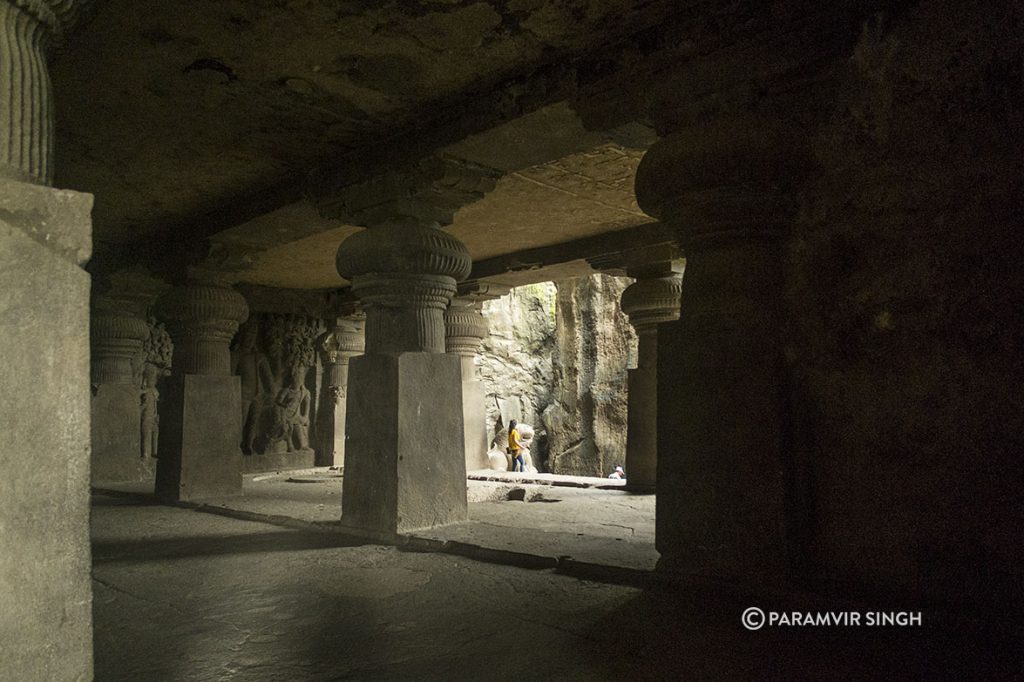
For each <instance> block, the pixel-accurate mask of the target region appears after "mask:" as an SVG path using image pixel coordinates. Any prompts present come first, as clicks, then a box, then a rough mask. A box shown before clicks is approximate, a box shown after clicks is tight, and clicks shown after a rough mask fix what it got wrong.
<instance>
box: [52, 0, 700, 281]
mask: <svg viewBox="0 0 1024 682" xmlns="http://www.w3.org/2000/svg"><path fill="white" fill-rule="evenodd" d="M681 4H682V3H677V2H673V1H672V0H648V1H639V2H627V1H626V0H560V1H556V0H490V1H488V2H475V1H473V0H435V1H433V2H408V1H401V2H400V1H398V0H369V1H363V2H345V1H342V0H248V1H242V0H104V1H103V2H101V3H98V5H99V9H98V11H97V15H96V17H95V18H94V19H93V21H92V22H91V23H89V24H88V25H87V26H85V27H84V28H83V29H82V30H81V32H80V33H79V34H78V35H77V36H76V37H75V40H74V41H72V43H71V45H70V46H69V47H68V48H67V49H66V50H65V51H64V53H62V54H61V55H60V56H59V57H58V58H57V59H56V60H55V61H54V65H53V69H52V76H53V81H54V87H55V92H56V97H57V104H58V111H59V117H58V129H57V132H58V138H57V154H58V159H57V169H58V170H57V185H58V186H60V187H67V188H71V189H77V190H82V191H87V192H91V193H93V194H95V196H96V204H95V211H94V229H95V239H96V241H97V242H98V243H99V244H100V245H101V246H102V245H103V244H114V245H117V244H121V245H124V244H139V243H143V242H145V241H147V240H149V239H152V238H160V239H164V240H167V239H172V240H173V239H175V238H180V239H182V240H188V239H192V238H193V234H192V232H191V229H192V226H193V225H194V224H195V223H196V222H197V221H199V220H200V217H202V219H203V220H207V221H208V220H209V219H210V218H209V216H210V215H215V216H217V220H218V221H220V223H221V224H219V225H217V226H216V229H213V230H209V231H208V233H209V234H214V233H216V232H221V234H220V235H218V236H217V237H216V238H215V241H217V242H220V243H222V244H225V245H228V244H231V243H234V244H236V245H240V246H241V247H242V248H244V249H249V250H250V251H252V252H253V255H252V257H251V259H250V260H251V261H252V262H251V263H250V265H252V266H254V267H253V268H252V269H251V272H250V274H248V275H247V277H248V279H249V280H250V281H252V282H256V283H265V284H275V285H279V286H290V287H305V288H310V287H323V286H336V285H338V284H340V280H339V279H338V278H337V275H335V274H333V266H332V265H331V264H330V263H331V262H332V261H333V251H334V249H335V248H336V246H337V243H338V242H339V241H340V239H341V238H342V237H343V236H344V235H345V234H346V233H347V232H349V231H351V230H352V229H353V228H351V227H346V226H344V225H342V224H340V223H337V222H331V221H324V220H322V219H321V218H319V216H317V215H316V213H315V211H313V209H312V207H311V206H309V205H308V204H306V203H305V202H303V201H301V196H302V185H303V183H304V182H305V179H306V178H307V177H308V176H309V175H310V173H311V172H312V171H314V170H315V169H317V168H319V167H323V166H328V165H330V164H331V163H332V162H333V161H334V160H335V159H338V158H342V157H344V158H347V159H353V158H355V159H356V160H358V159H360V158H361V155H365V158H367V159H375V158H377V157H379V156H380V155H381V152H380V150H381V149H382V146H385V145H386V144H387V143H386V140H389V139H393V136H394V135H395V134H396V133H397V132H398V131H409V130H416V129H417V128H423V129H427V128H429V127H430V126H432V125H433V122H434V121H435V120H437V119H438V117H442V118H443V117H445V116H447V117H449V118H451V117H452V116H455V117H458V115H459V108H460V107H461V106H463V104H464V103H465V102H467V101H470V100H473V99H474V98H477V99H479V97H481V96H485V95H486V94H487V93H491V92H493V91H494V90H495V88H496V86H497V84H499V83H502V82H506V81H508V80H509V79H514V78H517V77H520V76H524V75H528V74H530V73H533V72H535V71H536V70H538V69H540V68H542V67H544V66H545V65H551V64H556V65H557V64H558V63H559V62H562V61H565V60H569V59H572V58H574V57H576V56H579V55H582V54H586V53H587V52H588V51H589V50H593V49H595V48H597V47H600V46H602V45H606V44H609V43H611V42H614V41H615V40H618V39H621V38H622V37H624V36H627V35H630V34H633V33H635V32H637V31H640V30H642V29H644V28H646V27H649V26H652V25H654V24H656V23H657V22H659V21H660V20H662V19H664V18H665V17H666V16H668V15H670V14H671V13H672V12H676V11H679V9H680V5H681ZM504 96H512V97H514V96H515V93H513V94H512V95H508V93H507V92H506V93H505V94H504ZM494 106H495V107H500V106H501V103H500V102H496V103H495V104H494ZM566 111H567V108H563V109H562V110H556V112H555V116H556V118H558V117H561V119H565V120H568V121H570V123H569V132H568V134H567V136H563V137H566V139H567V140H568V142H566V140H564V139H559V136H560V133H559V127H558V126H559V125H560V124H558V123H557V121H556V123H555V124H552V125H548V126H547V128H548V134H547V136H546V138H544V140H543V144H540V143H538V144H539V146H538V145H532V144H531V140H530V139H529V137H528V136H527V137H524V136H523V134H522V132H523V131H522V130H520V131H519V133H520V134H519V137H518V138H517V139H516V140H513V142H514V144H505V145H504V146H502V145H498V146H497V147H495V145H494V144H493V142H494V141H495V140H501V139H503V136H504V138H508V136H509V135H510V134H511V135H512V136H513V137H515V131H513V132H512V133H509V132H508V131H507V130H506V131H504V132H503V131H502V130H501V127H500V126H499V127H498V128H497V129H496V132H493V131H492V132H491V133H490V135H491V136H490V137H483V138H478V139H476V140H474V138H472V137H471V138H469V139H468V140H466V141H464V142H461V143H458V144H455V145H452V146H451V147H449V148H448V149H446V150H445V153H446V154H449V155H451V156H454V157H456V158H466V159H470V160H474V161H478V162H480V163H483V164H485V165H488V166H490V167H495V168H498V169H499V170H501V171H503V172H505V173H506V174H505V175H504V177H503V178H502V179H501V180H500V181H499V183H498V187H497V188H496V189H495V190H494V191H493V192H492V193H491V194H489V195H488V196H487V197H486V198H485V199H484V200H482V201H480V202H478V203H477V204H474V205H470V206H467V207H465V208H464V209H462V210H461V211H460V213H459V215H458V217H457V220H456V224H455V225H454V226H453V227H452V229H453V231H454V232H456V233H457V234H458V235H459V236H460V237H461V238H463V239H464V240H465V241H466V242H467V244H468V245H469V246H470V249H471V251H472V252H473V255H474V256H475V257H476V258H486V257H489V256H491V255H496V254H498V253H504V252H507V251H508V250H509V249H515V248H519V247H521V246H538V245H543V244H545V243H550V242H551V241H552V240H556V241H565V240H567V239H571V238H572V237H573V236H574V235H586V234H593V233H596V232H600V231H606V230H611V229H619V228H623V227H628V226H631V225H635V224H638V223H639V222H642V221H643V220H645V219H644V217H643V215H642V214H641V213H640V212H639V210H638V209H637V208H636V205H635V202H634V201H633V198H632V172H633V170H635V167H636V163H637V162H638V160H639V156H640V152H639V151H638V150H636V149H631V148H628V147H625V146H622V145H620V144H617V143H616V142H615V141H613V140H611V139H608V138H601V139H598V138H595V137H594V136H589V137H588V136H587V134H585V131H582V129H581V128H580V127H579V125H578V122H573V121H572V120H570V119H571V117H567V116H566ZM499 113H500V112H499ZM499 118H500V116H499ZM548 123H551V122H550V121H548ZM505 142H506V143H508V142H509V140H508V139H505ZM544 145H547V146H546V147H545V146H544ZM496 148H497V149H503V150H504V151H501V152H500V154H501V155H503V156H502V157H500V158H498V157H495V156H494V149H496ZM538 149H539V152H537V150H538ZM390 151H392V152H393V151H394V150H390ZM297 188H298V189H297ZM247 197H258V200H254V201H257V202H265V204H266V205H265V206H264V205H263V204H262V203H261V204H260V206H259V207H258V209H253V210H250V211H248V214H244V212H243V214H240V215H238V216H236V215H234V214H232V213H230V212H229V211H220V212H219V213H218V211H219V210H220V209H219V207H222V206H228V205H238V204H239V203H242V204H244V203H245V202H246V198H247ZM250 208H251V207H250ZM243 224H244V225H243ZM239 225H243V226H242V227H239ZM224 230H226V231H224ZM326 255H329V256H330V258H326V257H325V256H326Z"/></svg>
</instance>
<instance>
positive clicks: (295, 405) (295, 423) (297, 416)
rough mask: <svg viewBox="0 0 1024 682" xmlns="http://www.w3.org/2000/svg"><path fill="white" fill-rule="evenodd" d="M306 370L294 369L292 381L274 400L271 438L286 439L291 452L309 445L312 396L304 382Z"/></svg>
mask: <svg viewBox="0 0 1024 682" xmlns="http://www.w3.org/2000/svg"><path fill="white" fill-rule="evenodd" d="M306 372H307V368H306V367H298V368H296V369H295V370H294V371H292V372H291V381H290V382H289V384H288V385H287V386H285V387H284V388H282V389H281V390H280V391H279V392H278V394H277V399H276V400H275V401H274V423H273V426H272V429H271V434H272V435H271V440H272V441H284V443H285V447H286V449H287V450H288V451H289V452H291V451H293V450H305V449H307V448H308V447H309V409H310V403H311V396H310V393H309V389H307V388H306V386H305V385H304V383H303V380H304V378H305V376H306Z"/></svg>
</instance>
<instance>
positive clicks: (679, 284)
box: [622, 274, 683, 334]
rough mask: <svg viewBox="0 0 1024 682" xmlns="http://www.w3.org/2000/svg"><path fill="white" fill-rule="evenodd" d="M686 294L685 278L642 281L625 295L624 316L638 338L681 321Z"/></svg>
mask: <svg viewBox="0 0 1024 682" xmlns="http://www.w3.org/2000/svg"><path fill="white" fill-rule="evenodd" d="M682 290H683V278H682V276H681V275H677V274H671V275H666V276H664V277H653V278H650V279H638V280H637V281H636V282H634V283H633V284H630V285H629V286H628V287H626V290H625V291H623V292H622V312H624V313H626V314H627V315H628V316H629V321H630V324H632V325H633V327H635V328H636V331H637V333H638V334H646V333H649V332H653V331H656V330H657V327H658V325H659V324H660V323H662V322H672V321H673V320H678V319H679V298H680V294H681V293H682Z"/></svg>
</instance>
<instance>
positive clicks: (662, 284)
mask: <svg viewBox="0 0 1024 682" xmlns="http://www.w3.org/2000/svg"><path fill="white" fill-rule="evenodd" d="M659 270H660V272H659ZM635 274H636V277H637V280H636V282H634V283H633V284H631V285H630V286H629V287H628V288H627V289H626V290H625V291H624V292H622V312H624V313H626V314H627V315H628V316H629V321H630V323H631V324H632V325H633V328H634V329H636V333H637V338H638V344H637V355H638V360H637V367H636V369H631V370H629V398H628V399H629V408H628V409H629V412H628V418H627V419H628V421H627V424H628V427H627V432H626V477H627V478H626V482H627V487H628V488H629V489H630V490H632V491H635V492H641V493H653V492H654V487H655V483H656V480H657V468H658V325H659V324H661V323H663V322H673V321H675V320H678V319H679V292H680V290H681V288H682V276H681V275H680V274H677V273H674V272H672V270H671V263H665V264H664V267H663V268H652V269H651V270H648V271H645V272H643V273H635ZM667 452H671V450H667Z"/></svg>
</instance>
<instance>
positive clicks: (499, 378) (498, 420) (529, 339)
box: [478, 282, 556, 461]
mask: <svg viewBox="0 0 1024 682" xmlns="http://www.w3.org/2000/svg"><path fill="white" fill-rule="evenodd" d="M555 291H556V290H555V285H554V284H553V283H551V282H545V283H541V284H531V285H529V286H523V287H516V288H515V289H513V290H512V291H510V292H509V293H508V294H507V295H505V296H502V297H501V298H499V299H497V300H494V301H487V302H485V303H484V306H483V313H484V317H486V318H487V323H488V327H489V333H488V335H487V338H485V339H484V342H483V345H482V346H481V349H480V355H479V357H478V361H479V362H480V376H481V379H482V380H483V382H484V387H485V395H486V402H487V440H488V444H493V443H494V440H495V437H496V435H500V433H501V432H502V428H503V426H504V425H505V424H508V420H509V419H516V420H517V421H520V422H524V423H526V424H531V425H533V426H535V427H536V428H537V430H538V431H540V432H541V433H538V438H537V442H536V443H535V445H534V457H535V459H536V460H537V461H539V460H541V459H542V458H543V457H544V455H545V454H546V451H547V448H546V439H545V438H544V434H543V431H542V424H541V415H542V414H543V412H544V409H545V408H546V407H547V406H548V405H550V404H551V390H552V386H553V384H554V378H553V375H552V358H553V356H554V355H555V353H556V347H555ZM502 447H503V446H502Z"/></svg>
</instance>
